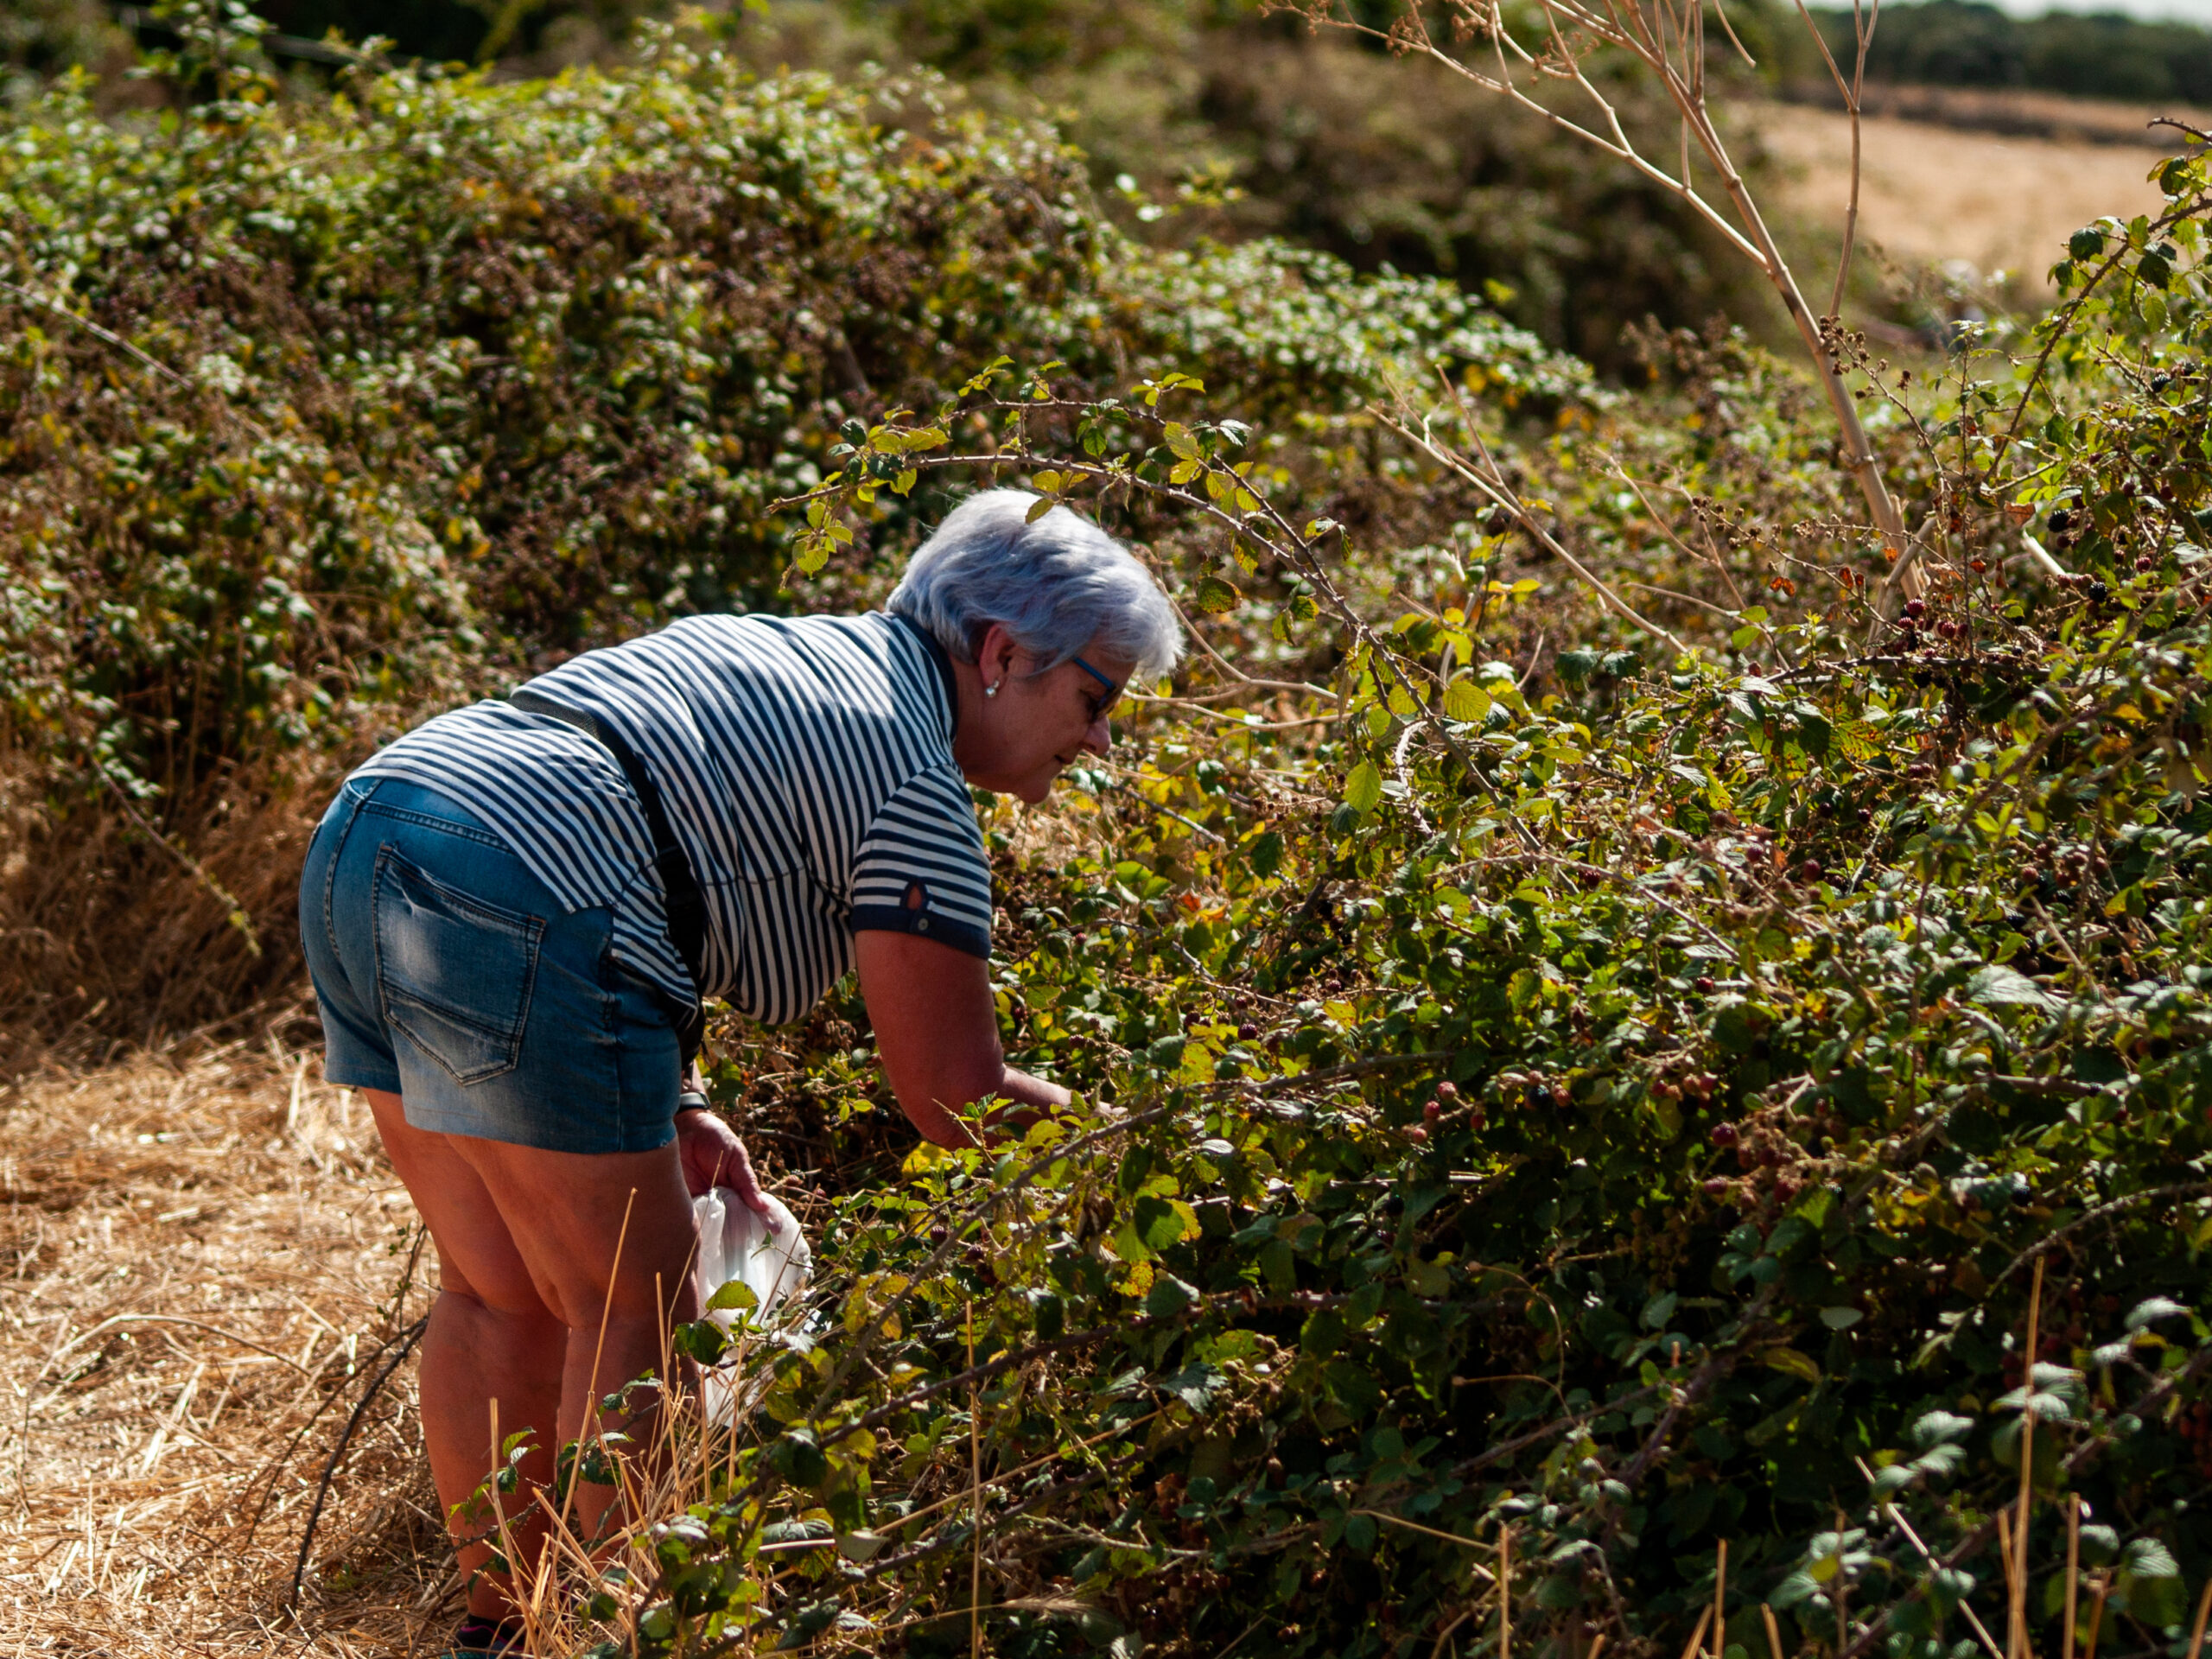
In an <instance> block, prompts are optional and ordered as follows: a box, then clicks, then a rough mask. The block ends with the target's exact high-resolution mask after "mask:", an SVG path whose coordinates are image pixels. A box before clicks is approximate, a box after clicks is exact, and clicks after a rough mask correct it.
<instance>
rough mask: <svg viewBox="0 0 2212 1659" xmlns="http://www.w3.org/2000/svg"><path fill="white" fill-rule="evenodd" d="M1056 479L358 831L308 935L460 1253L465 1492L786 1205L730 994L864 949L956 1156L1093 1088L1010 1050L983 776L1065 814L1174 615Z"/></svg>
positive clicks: (469, 753)
mask: <svg viewBox="0 0 2212 1659" xmlns="http://www.w3.org/2000/svg"><path fill="white" fill-rule="evenodd" d="M1033 499H1034V498H1033V497H1031V496H1028V495H1026V494H1023V493H1020V492H1017V491H1012V490H995V491H991V492H989V493H985V494H982V495H979V496H976V497H975V498H974V499H970V500H969V501H968V502H966V503H965V504H963V505H962V506H961V507H959V508H958V509H957V511H956V512H953V513H952V515H951V516H950V518H947V519H946V520H945V522H944V525H943V527H942V528H941V529H939V531H938V533H937V534H936V535H935V536H934V537H931V539H930V540H929V542H928V543H926V544H925V545H924V546H923V548H922V549H921V550H920V551H919V552H918V553H917V554H915V556H914V558H913V562H912V564H911V565H910V567H909V568H908V569H907V571H906V578H905V580H904V581H903V582H900V583H899V588H898V589H897V591H896V592H894V593H893V594H892V596H891V599H890V601H889V604H888V606H887V611H886V612H885V613H869V614H868V615H865V616H849V617H833V616H820V617H803V618H784V617H769V616H698V617H690V618H687V619H685V620H683V621H680V622H677V623H675V624H673V625H671V626H669V627H666V628H664V629H663V630H661V631H660V632H658V633H654V634H651V635H648V636H646V637H645V638H644V639H635V640H632V641H631V642H629V643H628V644H626V645H617V646H613V647H609V648H607V649H605V650H601V651H593V652H586V653H585V654H584V655H582V656H581V657H578V658H575V659H574V660H572V661H570V662H568V663H565V664H563V665H562V666H561V667H559V668H557V669H556V670H554V671H552V672H551V673H550V674H546V675H543V676H542V677H539V678H537V679H535V680H532V681H531V682H530V683H529V684H528V685H526V686H524V688H523V689H522V690H520V691H518V692H517V693H516V694H515V696H513V698H512V700H511V701H508V702H481V703H478V704H476V705H475V706H474V707H472V708H467V709H458V710H455V711H454V712H453V713H451V714H448V715H441V716H440V717H439V718H437V719H435V720H433V721H430V722H429V724H428V725H426V726H423V727H422V728H419V729H417V730H416V731H415V732H413V733H411V734H409V735H408V736H406V737H404V738H402V739H401V740H400V741H397V742H396V743H394V744H392V745H391V747H388V748H386V749H385V750H383V751H382V752H381V753H378V755H377V756H376V757H375V758H374V759H373V760H371V761H369V763H368V764H367V765H365V766H362V767H361V768H360V770H359V771H358V772H355V773H353V776H352V777H351V778H349V779H346V783H345V785H344V786H343V787H342V788H341V789H340V791H339V793H338V798H337V799H336V800H334V802H333V803H332V804H331V805H330V808H329V810H328V811H327V813H326V814H325V815H324V817H323V819H322V822H321V826H320V827H319V828H318V829H316V831H315V840H314V842H313V845H312V847H311V849H310V850H309V853H308V863H307V870H306V874H305V876H304V878H303V880H302V885H301V889H300V925H301V931H302V934H303V935H304V938H305V942H306V947H307V957H308V965H309V968H310V969H311V970H312V972H313V975H314V978H315V994H316V997H317V1000H318V1001H319V1003H320V1006H321V1014H322V1022H323V1031H324V1036H325V1041H326V1045H327V1063H326V1075H327V1077H328V1078H329V1080H330V1081H331V1082H333V1083H335V1084H353V1085H354V1086H356V1087H359V1088H360V1089H361V1090H364V1091H365V1093H366V1094H367V1096H368V1098H369V1102H370V1105H371V1107H372V1109H373V1111H374V1113H375V1116H376V1122H377V1127H378V1131H379V1133H380V1134H381V1135H383V1137H384V1143H385V1148H386V1150H387V1151H388V1152H389V1153H390V1154H391V1162H392V1166H393V1167H394V1168H395V1169H396V1170H397V1172H398V1173H399V1176H400V1179H402V1180H404V1182H405V1183H406V1184H407V1188H408V1191H409V1192H411V1193H412V1194H413V1195H414V1198H415V1202H416V1205H417V1207H418V1208H419V1209H420V1210H421V1211H422V1214H423V1219H424V1220H425V1221H426V1222H427V1223H428V1224H429V1229H430V1233H431V1236H432V1237H433V1238H434V1239H435V1241H436V1243H437V1247H438V1261H439V1265H440V1269H441V1287H440V1291H439V1295H438V1299H437V1302H436V1304H435V1306H434V1307H433V1309H432V1310H431V1313H430V1320H429V1329H428V1331H427V1332H426V1333H425V1335H424V1338H423V1375H422V1405H423V1427H424V1432H425V1436H426V1438H427V1440H428V1441H429V1457H430V1465H431V1471H432V1474H433V1477H434V1478H435V1481H436V1484H437V1488H438V1495H439V1497H440V1499H441V1501H442V1502H443V1503H445V1504H446V1505H447V1507H448V1511H449V1512H450V1511H451V1510H453V1507H454V1505H456V1504H459V1503H463V1502H464V1501H465V1500H466V1499H467V1497H469V1495H470V1494H471V1493H472V1492H473V1491H474V1490H475V1488H476V1486H477V1484H478V1483H479V1482H480V1480H481V1479H482V1478H484V1476H485V1475H486V1472H487V1471H489V1470H490V1469H491V1468H492V1467H493V1462H494V1460H495V1456H496V1449H495V1448H494V1447H493V1445H492V1443H491V1432H492V1430H491V1424H492V1416H491V1413H492V1404H491V1402H493V1401H494V1400H496V1401H497V1402H499V1408H498V1410H499V1429H500V1432H501V1433H502V1434H505V1433H512V1432H513V1431H514V1430H517V1429H521V1428H525V1427H527V1428H531V1429H534V1430H536V1431H537V1450H536V1451H534V1452H532V1453H531V1456H530V1458H529V1459H528V1460H527V1461H526V1462H525V1463H524V1469H523V1472H524V1477H525V1478H527V1479H530V1480H531V1481H534V1482H540V1483H542V1482H544V1481H546V1480H548V1479H549V1478H550V1475H551V1473H552V1462H551V1448H552V1447H554V1446H557V1445H559V1444H560V1443H561V1442H563V1441H564V1440H571V1439H574V1438H575V1436H576V1435H577V1434H578V1433H579V1432H580V1431H581V1429H582V1425H583V1421H584V1414H585V1410H586V1408H587V1405H588V1402H591V1401H593V1400H594V1399H596V1398H598V1397H599V1396H600V1395H602V1394H603V1393H605V1392H606V1391H607V1390H608V1389H612V1388H614V1387H618V1386H619V1385H620V1384H621V1383H623V1382H624V1381H626V1380H627V1379H629V1378H632V1377H634V1376H639V1375H640V1374H641V1373H643V1372H645V1371H646V1370H650V1369H652V1368H654V1367H657V1366H658V1364H659V1363H660V1358H661V1353H662V1346H661V1344H662V1340H663V1336H664V1332H665V1331H666V1329H667V1326H668V1324H669V1322H670V1321H671V1319H678V1320H680V1319H690V1318H693V1317H696V1307H695V1305H694V1301H693V1300H692V1297H691V1293H690V1288H689V1281H688V1276H687V1273H686V1267H687V1263H688V1262H689V1259H690V1255H691V1253H692V1249H693V1247H694V1230H693V1224H692V1219H691V1206H690V1195H691V1194H692V1193H695V1192H703V1191H705V1190H706V1189H707V1187H708V1186H709V1185H711V1184H712V1183H713V1182H714V1180H715V1178H716V1176H717V1173H720V1174H721V1177H722V1179H724V1180H725V1181H727V1182H728V1184H730V1185H734V1186H735V1187H736V1188H737V1190H738V1191H739V1192H741V1194H743V1195H744V1196H745V1197H746V1198H747V1199H748V1201H751V1202H753V1203H754V1205H755V1207H756V1208H757V1207H759V1203H758V1201H759V1197H760V1193H759V1188H758V1186H757V1185H755V1184H754V1181H753V1173H752V1171H751V1169H750V1167H749V1166H747V1162H746V1155H745V1151H744V1148H743V1147H741V1145H740V1144H739V1142H738V1141H737V1139H736V1137H735V1136H734V1135H733V1134H732V1133H731V1132H730V1130H729V1129H728V1127H727V1126H726V1125H724V1124H723V1123H722V1122H721V1120H720V1119H719V1118H717V1117H715V1116H713V1115H712V1114H711V1113H709V1112H708V1111H706V1110H705V1109H704V1104H705V1103H704V1100H703V1098H702V1097H700V1096H696V1095H691V1096H688V1097H687V1096H685V1094H684V1091H683V1083H684V1080H685V1078H686V1076H687V1066H688V1062H689V1061H690V1058H691V1057H692V1054H693V1052H696V1045H697V1033H698V1029H699V1026H700V1023H701V1016H700V1001H701V999H702V998H704V997H720V998H723V999H725V1000H726V1001H728V1002H729V1003H730V1004H731V1005H732V1006H734V1007H736V1008H737V1009H738V1010H739V1011H740V1012H741V1013H743V1014H747V1015H750V1016H751V1017H753V1019H756V1020H762V1021H764V1022H766V1023H769V1024H777V1023H781V1022H783V1021H786V1020H793V1019H796V1018H798V1016H799V1015H800V1014H804V1013H805V1012H806V1011H807V1009H808V1008H809V1007H811V1006H812V1005H813V1004H814V1003H815V1002H816V1001H817V1000H818V999H819V998H820V997H821V996H822V995H823V993H824V992H826V991H827V990H828V989H829V987H830V985H831V984H833V983H834V982H836V979H837V978H838V977H839V976H841V975H842V974H843V973H844V972H846V971H847V970H848V969H854V968H857V969H859V973H860V985H861V994H862V995H863V996H864V997H865V998H866V999H867V1002H868V1017H869V1020H870V1021H871V1022H872V1024H873V1025H874V1030H875V1037H876V1043H877V1046H878V1048H879V1050H880V1052H881V1055H882V1060H883V1069H884V1072H885V1074H886V1076H887V1078H888V1080H889V1082H890V1084H891V1087H892V1090H893V1092H894V1093H895V1094H896V1095H897V1096H898V1099H899V1105H900V1107H901V1108H902V1109H904V1110H905V1112H906V1116H908V1117H909V1118H910V1119H911V1120H912V1122H913V1124H914V1127H915V1128H917V1129H918V1130H919V1131H920V1133H921V1134H922V1135H925V1137H927V1138H928V1139H929V1140H931V1141H936V1142H938V1144H940V1145H944V1146H961V1145H967V1144H970V1143H972V1141H973V1139H974V1135H973V1131H972V1130H971V1129H970V1128H969V1123H968V1122H966V1121H965V1120H963V1117H962V1116H959V1115H958V1114H960V1113H961V1111H962V1109H963V1108H966V1107H969V1106H970V1105H972V1104H974V1103H976V1102H980V1101H989V1100H993V1099H998V1100H1002V1101H1007V1102H1011V1103H1015V1104H1017V1105H1021V1104H1027V1105H1045V1104H1058V1103H1064V1102H1065V1099H1066V1097H1067V1096H1066V1092H1065V1090H1062V1089H1060V1088H1058V1086H1057V1085H1055V1084H1050V1083H1046V1082H1044V1081H1042V1080H1041V1079H1039V1078H1036V1077H1029V1076H1027V1075H1026V1074H1025V1073H1023V1072H1020V1071H1015V1070H1014V1068H1013V1067H1011V1066H1009V1065H1007V1063H1006V1059H1005V1057H1004V1055H1003V1054H1002V1053H1001V1052H1000V1048H999V1039H998V1027H997V1022H996V1020H995V1015H994V1013H993V1008H992V1001H991V995H990V989H989V985H988V968H987V962H988V957H989V955H990V949H991V883H990V869H989V866H988V862H987V861H986V858H985V854H984V849H983V843H982V836H981V835H980V834H979V832H978V830H977V827H976V817H975V813H974V810H973V809H972V806H971V804H970V803H969V796H968V791H967V785H969V784H973V785H977V786H979V787H981V788H983V789H988V790H994V791H1000V792H1001V793H1005V794H1011V795H1015V796H1019V797H1020V798H1021V799H1022V800H1024V801H1027V802H1030V803H1036V802H1039V801H1042V800H1043V799H1044V798H1045V797H1046V794H1047V793H1048V792H1049V791H1050V790H1051V789H1052V783H1053V780H1054V779H1056V778H1058V775H1059V774H1060V772H1062V771H1064V770H1065V768H1066V767H1067V766H1069V765H1070V764H1071V762H1072V761H1073V760H1075V759H1076V758H1077V756H1078V755H1079V754H1082V753H1084V752H1085V751H1089V752H1091V753H1100V754H1103V753H1105V752H1106V750H1107V748H1108V747H1109V745H1110V744H1111V742H1112V741H1113V735H1112V732H1111V730H1110V728H1109V726H1108V724H1107V715H1108V713H1109V710H1110V709H1112V708H1113V706H1114V702H1115V700H1116V698H1117V697H1119V696H1121V693H1122V687H1123V686H1124V685H1125V684H1127V683H1128V681H1129V680H1130V679H1131V678H1133V677H1145V678H1147V679H1148V678H1151V677H1156V676H1158V675H1160V673H1162V672H1164V671H1166V670H1167V669H1168V668H1169V667H1171V666H1172V665H1173V663H1174V661H1175V659H1176V657H1177V655H1178V654H1179V649H1180V637H1179V632H1178V630H1177V627H1176V624H1175V620H1174V613H1173V608H1172V607H1170V606H1169V604H1168V603H1167V601H1166V598H1165V596H1164V595H1163V594H1161V593H1160V590H1159V588H1157V587H1156V586H1155V585H1154V582H1153V581H1152V579H1151V577H1150V576H1149V575H1148V574H1147V572H1146V570H1145V569H1144V567H1143V566H1142V565H1141V564H1140V563H1138V562H1137V560H1136V559H1135V557H1134V556H1131V555H1130V554H1129V553H1128V550H1125V549H1123V548H1122V547H1121V546H1120V545H1118V544H1117V543H1115V542H1114V541H1112V540H1111V539H1110V538H1109V537H1107V536H1106V535H1105V534H1104V533H1103V531H1099V530H1098V529H1097V528H1096V526H1095V525H1092V524H1090V523H1088V522H1086V521H1085V520H1084V519H1082V518H1078V517H1077V516H1076V515H1075V514H1074V513H1072V512H1069V511H1068V510H1067V509H1065V508H1064V507H1062V508H1055V509H1054V510H1053V511H1052V512H1048V513H1046V515H1045V516H1044V517H1043V518H1039V520H1037V522H1035V523H1034V524H1031V523H1028V522H1027V513H1028V510H1029V508H1030V506H1031V505H1032V503H1033ZM626 1215H627V1230H626V1232H625V1216H626ZM618 1236H621V1238H622V1247H621V1249H620V1262H619V1266H618V1264H617V1251H616V1240H617V1237H618ZM602 1314H604V1317H605V1321H606V1324H605V1335H604V1338H603V1340H602V1338H601V1317H602ZM594 1349H597V1350H598V1351H599V1352H598V1363H597V1366H596V1369H595V1370H594V1363H593V1362H594ZM600 1496H601V1501H602V1502H603V1501H604V1497H605V1494H604V1492H603V1491H601V1495H600ZM582 1518H583V1519H584V1520H585V1521H586V1522H587V1524H589V1523H590V1522H591V1520H592V1519H593V1517H592V1516H588V1515H587V1516H584V1517H582ZM530 1530H531V1532H532V1533H535V1531H536V1530H537V1529H536V1528H534V1527H533V1528H531V1529H530ZM533 1546H534V1540H533V1538H532V1537H530V1536H525V1537H524V1538H523V1539H521V1540H518V1548H520V1549H521V1551H522V1552H523V1554H524V1557H525V1558H527V1557H528V1556H529V1555H530V1554H531V1553H532V1550H533ZM488 1554H489V1548H488V1545H487V1544H486V1543H482V1542H477V1543H464V1545H463V1547H462V1549H461V1561H462V1564H463V1566H464V1567H466V1568H467V1569H469V1570H470V1572H471V1574H472V1578H471V1588H470V1592H469V1604H468V1605H469V1618H468V1621H467V1623H466V1624H464V1626H463V1628H462V1630H461V1632H460V1636H459V1638H458V1642H457V1645H456V1647H455V1649H454V1651H455V1652H457V1653H484V1652H503V1651H511V1650H513V1649H514V1648H515V1647H516V1644H517V1643H518V1640H519V1637H518V1634H517V1629H516V1625H515V1621H514V1620H513V1619H512V1612H513V1604H512V1601H511V1600H510V1599H509V1586H508V1584H507V1582H506V1580H505V1579H504V1578H503V1577H500V1576H498V1575H493V1574H490V1573H485V1572H483V1571H481V1570H480V1569H481V1567H482V1565H483V1563H484V1561H485V1560H486V1557H487V1555H488ZM503 1621H504V1622H503Z"/></svg>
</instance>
